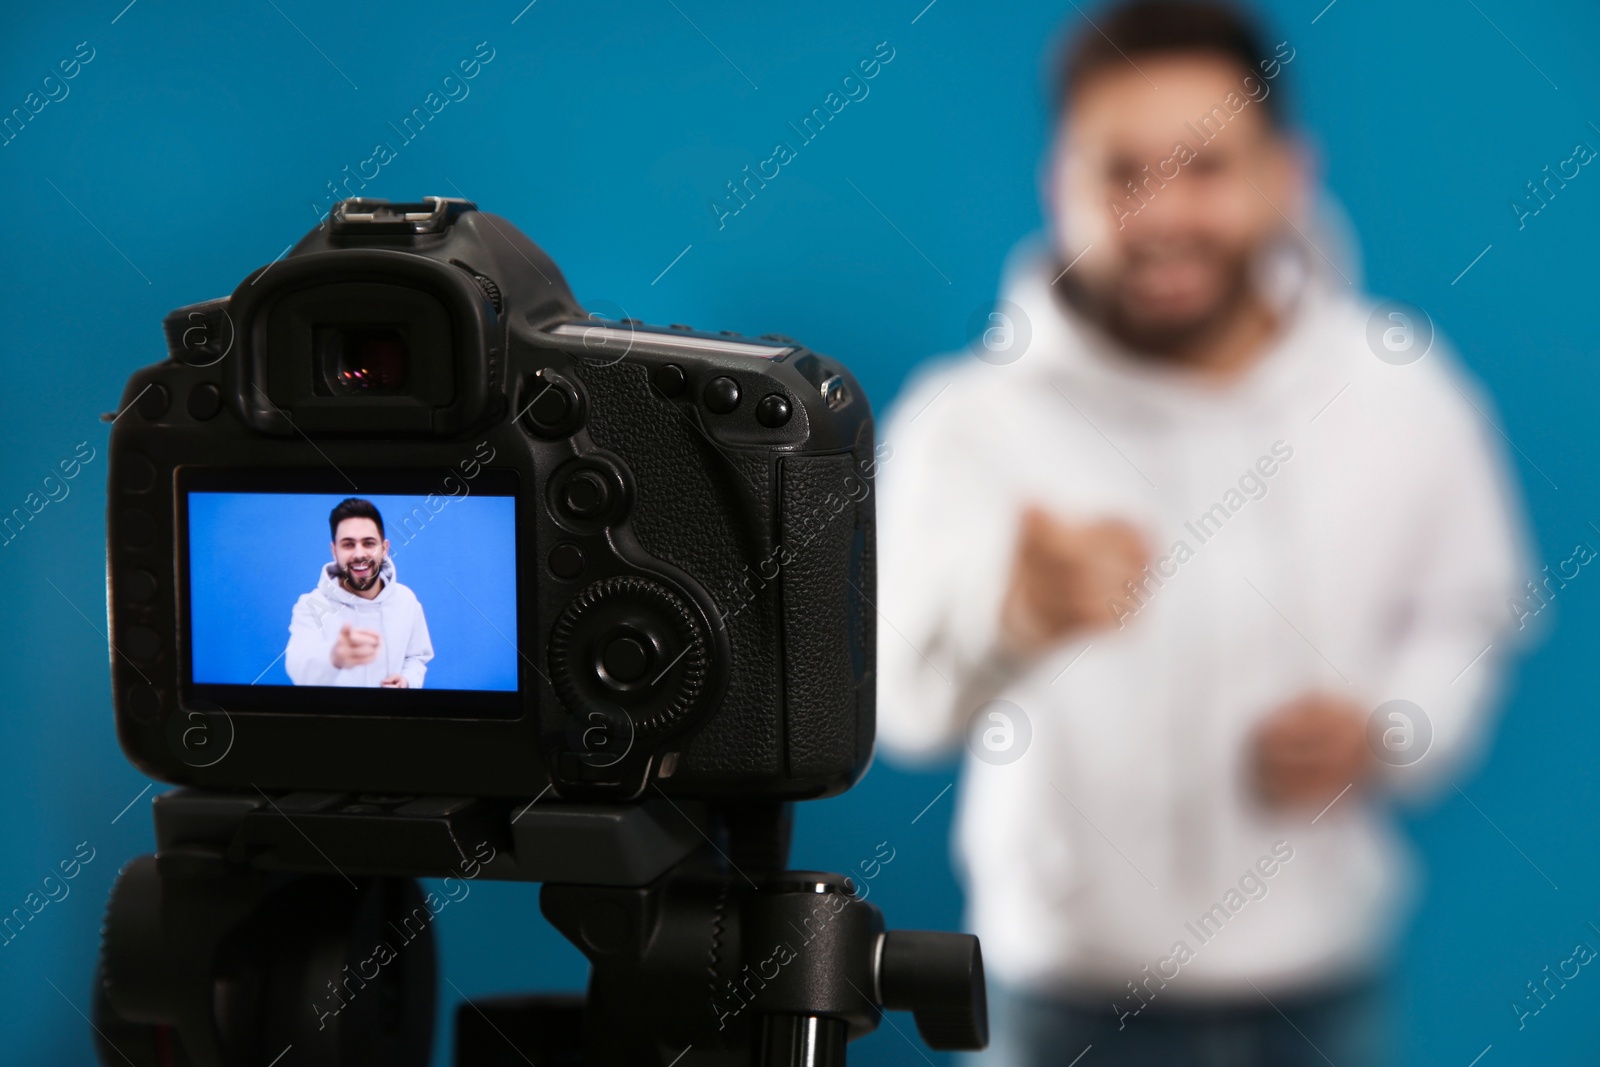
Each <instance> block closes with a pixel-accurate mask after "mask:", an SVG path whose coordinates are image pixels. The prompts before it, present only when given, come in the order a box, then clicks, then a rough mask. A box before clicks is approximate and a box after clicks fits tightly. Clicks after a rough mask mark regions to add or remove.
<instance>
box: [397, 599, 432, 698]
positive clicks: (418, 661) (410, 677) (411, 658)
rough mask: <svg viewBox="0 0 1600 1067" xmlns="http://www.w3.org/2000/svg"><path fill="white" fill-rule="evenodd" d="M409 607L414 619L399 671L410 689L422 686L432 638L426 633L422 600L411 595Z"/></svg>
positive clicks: (430, 652) (425, 619)
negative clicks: (414, 614) (414, 616)
mask: <svg viewBox="0 0 1600 1067" xmlns="http://www.w3.org/2000/svg"><path fill="white" fill-rule="evenodd" d="M411 607H412V610H413V611H414V612H415V613H416V619H415V621H413V623H412V624H411V637H410V640H408V641H407V642H406V658H405V662H404V663H402V664H401V665H400V673H401V674H402V675H404V676H405V679H406V682H407V684H409V685H410V686H411V688H412V689H421V688H422V678H423V675H425V674H427V673H428V661H429V660H431V659H433V638H432V637H431V636H430V635H429V634H428V620H427V617H426V616H424V615H423V613H422V601H420V600H418V599H417V598H416V595H415V594H413V595H412V596H411Z"/></svg>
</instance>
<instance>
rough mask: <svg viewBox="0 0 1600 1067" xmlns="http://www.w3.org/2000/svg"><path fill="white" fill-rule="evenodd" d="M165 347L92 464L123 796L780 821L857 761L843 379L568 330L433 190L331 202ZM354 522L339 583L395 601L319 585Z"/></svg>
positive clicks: (858, 465)
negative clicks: (786, 806) (772, 815)
mask: <svg viewBox="0 0 1600 1067" xmlns="http://www.w3.org/2000/svg"><path fill="white" fill-rule="evenodd" d="M166 334H167V340H168V344H169V348H170V358H169V359H167V360H166V361H165V362H162V363H159V364H156V365H154V366H151V367H147V368H145V369H144V370H141V371H139V372H138V373H136V374H134V375H133V377H132V378H131V380H130V381H129V382H128V386H127V390H126V392H125V394H124V397H123V407H124V414H123V415H122V416H120V417H119V418H118V419H117V421H116V424H115V426H114V427H113V428H112V437H111V506H110V514H109V524H110V548H109V558H110V570H111V590H112V597H111V618H112V637H111V640H112V643H113V646H114V649H115V655H114V656H113V659H112V675H113V681H114V686H115V699H116V712H117V728H118V731H119V733H120V736H121V741H122V746H123V748H124V750H125V751H126V752H127V753H128V755H129V757H130V758H131V759H132V760H133V761H134V762H135V763H136V764H137V765H138V766H139V767H140V769H142V770H144V771H145V772H146V773H148V774H150V775H151V776H153V777H157V778H161V779H164V780H166V781H170V782H176V783H182V784H187V785H194V786H204V787H208V788H209V787H259V788H261V789H266V790H271V789H274V788H277V789H291V790H295V789H298V790H335V789H337V790H344V791H355V792H367V793H388V794H416V793H428V794H470V795H474V796H505V797H533V796H538V795H540V794H541V793H543V792H544V791H545V790H546V788H547V787H548V789H549V790H550V795H551V797H553V798H562V799H572V800H578V799H585V800H589V799H605V800H626V799H630V798H634V797H638V796H640V795H641V794H642V793H644V791H645V789H646V787H647V786H654V787H656V788H658V789H659V790H660V791H661V792H662V793H664V794H667V795H669V796H673V797H696V798H712V797H741V798H758V797H759V798H767V799H782V800H787V799H802V798H809V797H819V796H825V795H828V794H831V793H836V792H839V791H841V790H843V789H845V788H847V787H848V786H849V785H850V784H851V783H852V782H853V781H854V780H855V779H856V778H857V777H858V776H859V774H860V773H861V772H862V770H863V769H864V768H865V766H866V764H867V761H868V758H869V755H870V752H871V745H872V738H873V689H874V677H873V634H874V627H873V625H872V621H873V620H872V611H873V609H872V608H871V606H870V598H871V596H872V590H873V507H872V496H871V482H872V478H873V475H874V473H875V466H876V460H875V457H874V455H873V437H872V416H871V412H870V409H869V408H868V405H867V401H866V397H865V396H864V395H863V394H862V392H861V389H860V387H859V386H858V385H857V384H856V382H855V380H854V379H853V378H852V377H851V375H850V373H849V372H848V371H847V370H845V368H843V367H842V366H840V365H838V364H837V363H835V362H833V361H832V360H829V359H828V358H826V357H824V356H821V355H818V354H817V353H814V352H811V351H808V350H807V349H806V348H804V347H803V346H801V345H799V344H797V343H795V342H793V341H790V340H788V339H786V338H782V337H775V336H770V335H769V336H763V337H759V338H751V337H741V336H738V335H736V334H732V333H729V332H726V331H724V332H720V333H713V332H705V331H699V330H693V329H690V328H689V327H687V326H671V327H667V328H664V329H663V328H657V327H652V326H645V325H642V324H640V323H638V322H635V321H632V320H624V321H603V320H599V319H594V318H590V317H587V316H585V314H584V312H583V310H582V309H581V308H579V306H578V305H577V303H576V302H575V301H574V300H573V297H572V295H571V293H570V292H569V290H568V288H567V286H566V283H565V281H564V280H563V278H562V276H561V272H560V271H559V270H558V269H557V268H556V265H555V264H554V263H553V262H552V261H551V260H550V258H549V257H548V256H546V255H544V254H543V253H542V252H541V251H540V250H539V249H538V248H537V247H535V245H534V244H533V243H532V242H531V241H529V240H528V239H527V238H526V237H524V236H523V235H522V234H521V233H519V232H518V231H517V230H516V229H515V228H514V227H513V226H512V225H511V224H510V223H508V222H506V221H505V220H504V219H500V218H497V217H495V216H494V215H489V214H484V213H482V212H479V211H477V210H476V209H475V208H474V206H473V205H472V204H470V203H467V202H465V201H462V200H450V199H442V198H432V199H429V200H427V201H425V202H423V203H419V204H390V203H388V202H385V201H369V200H346V201H344V202H342V203H340V204H339V205H337V207H336V208H335V210H334V211H333V213H332V214H331V216H330V218H329V220H328V223H327V225H326V226H324V227H319V228H318V229H317V230H315V231H313V232H312V233H311V234H309V235H307V236H306V237H305V238H304V239H303V240H301V241H300V242H299V244H297V245H295V246H294V248H293V249H292V250H291V251H290V252H289V253H288V254H287V255H286V256H285V257H284V258H283V259H282V260H281V261H280V262H276V263H273V264H271V265H269V266H267V267H264V268H262V269H261V270H258V271H256V272H254V273H252V274H251V275H250V276H249V277H247V278H246V279H245V280H244V281H243V282H242V283H241V284H240V285H239V287H238V288H237V289H236V290H235V291H234V293H233V295H232V296H231V297H228V298H226V299H223V300H216V301H211V302H210V303H205V304H198V305H195V306H192V307H185V308H180V309H178V310H177V311H174V312H173V313H172V314H171V315H169V316H168V318H167V320H166ZM346 500H355V501H357V502H358V503H356V504H355V505H353V507H354V509H355V510H356V511H361V512H363V513H366V512H368V511H369V509H368V508H365V507H362V506H361V504H362V503H366V504H370V505H372V507H371V508H370V512H372V513H373V515H374V517H375V518H376V519H377V521H376V522H370V521H369V522H365V523H363V522H360V521H357V522H352V523H348V524H345V525H348V526H349V527H350V528H351V529H357V528H364V529H365V531H366V533H367V534H368V535H369V536H368V538H367V540H368V541H369V542H372V543H370V544H369V545H368V546H367V547H366V548H362V547H360V546H358V547H357V548H356V550H355V556H354V557H353V558H354V560H355V562H356V564H357V572H356V575H357V577H358V578H360V577H363V576H366V577H370V574H369V573H368V572H370V573H371V574H378V575H379V577H378V578H377V582H376V584H385V583H387V584H399V585H401V586H402V587H403V591H404V592H406V593H408V594H409V595H407V596H404V597H401V596H399V595H398V594H399V593H401V592H402V590H395V591H393V592H394V593H395V594H396V595H394V596H388V595H385V594H382V593H380V594H379V595H378V597H376V598H373V599H371V600H367V601H365V602H363V599H362V598H361V597H359V596H355V595H348V591H349V590H350V588H351V579H350V577H349V576H348V575H345V574H344V572H340V575H343V576H338V575H336V576H334V577H333V579H332V580H331V581H330V580H329V579H328V578H326V577H325V576H324V574H323V573H322V568H323V565H324V564H327V565H328V571H329V574H333V572H335V571H339V568H340V563H339V555H340V553H339V548H338V545H337V544H335V545H334V551H333V552H331V553H330V551H329V542H330V541H337V535H338V533H339V530H338V529H337V528H335V529H332V530H330V531H329V533H330V537H328V538H324V537H323V536H322V533H323V529H324V524H325V523H327V522H328V520H329V515H330V514H331V513H332V512H333V509H334V508H336V507H338V506H339V505H340V504H341V502H343V501H346ZM373 534H376V538H375V539H374V538H373V537H371V536H370V535H373ZM330 557H332V558H330ZM384 576H387V577H384ZM330 585H332V586H333V588H331V589H329V588H328V586H330ZM341 586H342V588H343V591H344V592H345V593H346V595H343V596H341V595H340V592H341ZM318 587H321V591H320V592H319V590H318ZM308 592H309V593H310V596H309V597H308V599H307V600H306V601H303V602H299V603H297V601H299V598H300V597H301V595H302V594H307V593H308ZM324 594H327V595H324ZM347 628H348V630H349V631H352V632H353V633H354V635H355V640H354V642H352V640H351V639H350V638H349V637H348V636H347V637H346V638H345V641H344V642H343V643H342V645H341V642H340V637H341V633H342V632H344V631H345V630H346V629H347ZM370 635H376V638H375V639H374V638H373V637H372V636H370ZM363 638H365V643H364V645H363V641H362V639H363ZM407 643H409V644H410V645H412V646H417V645H419V644H425V645H426V646H427V648H426V651H428V652H431V658H430V659H428V660H427V661H426V662H418V661H419V659H420V658H421V653H418V654H410V653H417V648H415V647H412V648H403V647H399V646H400V645H403V644H407ZM352 644H354V645H355V646H356V647H355V648H354V653H355V654H354V655H351V654H350V652H351V646H352ZM373 645H376V646H377V647H376V648H375V649H374V648H373V647H371V646H373ZM341 647H342V648H343V649H344V651H345V654H344V655H343V657H342V658H343V659H344V660H345V661H347V662H349V661H352V660H354V659H357V658H360V656H361V654H363V653H373V654H374V655H373V659H372V660H371V661H369V662H366V663H352V665H350V666H346V667H344V668H338V667H335V666H334V665H333V663H332V662H330V660H331V659H332V658H333V657H335V656H336V655H338V654H339V653H338V652H337V651H336V650H337V649H340V648H341ZM396 675H399V677H400V678H401V679H404V680H405V684H404V687H401V686H400V685H399V684H397V683H395V682H394V681H393V679H394V678H395V676H396ZM386 679H388V680H390V681H389V684H384V683H385V680H386ZM297 683H298V684H297ZM224 746H226V747H227V749H228V751H227V753H226V755H225V756H224V755H223V754H222V749H223V747H224Z"/></svg>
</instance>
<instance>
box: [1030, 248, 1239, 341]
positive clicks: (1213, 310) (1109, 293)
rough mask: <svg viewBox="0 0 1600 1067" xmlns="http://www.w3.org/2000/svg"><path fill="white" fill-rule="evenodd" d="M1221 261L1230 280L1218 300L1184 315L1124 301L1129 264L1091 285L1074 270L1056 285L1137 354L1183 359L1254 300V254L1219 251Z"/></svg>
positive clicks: (1215, 252)
mask: <svg viewBox="0 0 1600 1067" xmlns="http://www.w3.org/2000/svg"><path fill="white" fill-rule="evenodd" d="M1211 255H1212V256H1213V257H1215V258H1216V259H1218V260H1220V261H1221V262H1220V264H1219V268H1218V269H1220V270H1221V271H1222V272H1223V273H1224V275H1225V279H1224V284H1223V287H1222V289H1221V291H1220V293H1219V294H1218V295H1217V297H1216V298H1215V299H1213V300H1212V301H1211V302H1210V303H1209V304H1208V305H1206V306H1205V307H1203V308H1201V309H1199V310H1198V311H1196V312H1194V313H1192V314H1189V315H1186V316H1184V317H1182V318H1154V317H1152V316H1150V315H1148V314H1146V313H1143V312H1142V311H1141V310H1140V309H1139V308H1138V307H1137V306H1130V302H1128V301H1126V300H1124V299H1123V294H1124V292H1125V285H1124V282H1123V277H1122V276H1123V274H1126V273H1127V272H1129V271H1130V270H1131V269H1132V268H1129V267H1125V268H1123V270H1122V271H1121V272H1119V274H1118V275H1117V276H1116V277H1114V278H1111V279H1106V280H1097V281H1096V282H1094V283H1091V284H1085V282H1086V281H1087V279H1086V278H1083V277H1078V276H1075V275H1074V274H1072V273H1070V272H1069V273H1068V274H1067V275H1066V276H1065V277H1063V278H1061V281H1060V284H1058V285H1056V286H1054V289H1056V290H1057V291H1058V295H1059V296H1060V297H1062V298H1064V299H1065V300H1066V301H1067V303H1068V305H1069V306H1070V307H1072V308H1073V309H1074V310H1076V311H1077V312H1078V313H1079V314H1081V315H1083V316H1084V317H1085V318H1087V319H1088V320H1089V321H1091V322H1093V323H1094V324H1095V325H1097V326H1099V327H1100V328H1101V329H1102V330H1104V331H1105V332H1106V333H1107V334H1109V335H1111V337H1113V338H1114V339H1115V340H1117V341H1119V342H1121V343H1122V344H1123V345H1124V346H1125V347H1126V348H1128V349H1129V350H1130V351H1132V352H1133V353H1135V354H1137V355H1145V356H1153V357H1157V358H1160V359H1165V360H1180V361H1181V360H1182V358H1183V356H1184V354H1185V353H1187V352H1189V351H1192V350H1193V349H1194V348H1195V347H1196V346H1197V345H1198V344H1199V343H1201V342H1203V341H1204V340H1205V339H1206V338H1208V337H1209V336H1211V335H1213V334H1214V333H1215V332H1216V331H1217V330H1218V329H1219V328H1220V327H1221V326H1223V325H1224V324H1225V323H1227V322H1228V321H1229V320H1230V319H1231V318H1232V317H1233V316H1234V315H1235V314H1237V313H1238V311H1239V310H1240V309H1241V308H1242V307H1244V306H1245V304H1247V303H1248V302H1249V300H1250V295H1251V284H1252V279H1251V257H1250V255H1249V254H1248V253H1243V254H1240V253H1233V252H1228V251H1224V250H1218V249H1213V250H1211Z"/></svg>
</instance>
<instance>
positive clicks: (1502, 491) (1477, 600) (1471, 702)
mask: <svg viewBox="0 0 1600 1067" xmlns="http://www.w3.org/2000/svg"><path fill="white" fill-rule="evenodd" d="M1459 387H1461V388H1466V389H1468V390H1470V389H1471V384H1470V383H1468V382H1460V383H1459ZM1482 403H1483V404H1484V405H1486V404H1487V401H1482ZM1483 418H1485V417H1481V416H1480V415H1479V414H1478V413H1476V412H1473V411H1471V410H1469V409H1467V408H1466V407H1465V405H1463V406H1461V407H1460V408H1458V409H1456V410H1454V411H1450V412H1447V413H1445V415H1444V418H1443V425H1441V426H1439V427H1437V432H1436V433H1435V434H1434V435H1433V437H1434V450H1433V452H1432V456H1433V461H1432V462H1431V463H1430V464H1429V465H1428V466H1427V467H1426V468H1424V469H1423V470H1422V471H1421V477H1422V478H1423V479H1425V482H1424V484H1423V485H1422V486H1420V487H1419V491H1418V493H1417V506H1418V508H1419V509H1421V513H1422V516H1423V517H1422V518H1421V519H1419V520H1418V521H1417V522H1416V523H1415V530H1416V535H1415V536H1416V538H1417V540H1416V542H1415V558H1416V559H1417V565H1416V566H1415V567H1414V568H1413V569H1412V571H1411V580H1410V582H1409V583H1408V585H1407V588H1406V589H1405V590H1403V592H1402V596H1401V603H1400V605H1399V608H1398V611H1397V612H1396V616H1395V617H1396V619H1397V623H1396V625H1395V628H1394V631H1393V632H1392V634H1391V637H1392V642H1393V647H1394V649H1395V652H1394V656H1393V658H1392V660H1391V665H1392V666H1391V670H1390V672H1389V676H1388V678H1387V679H1386V683H1387V684H1385V685H1384V686H1383V689H1382V692H1383V699H1384V700H1385V701H1388V700H1405V701H1409V702H1410V703H1412V704H1414V705H1416V707H1417V708H1419V709H1421V716H1420V717H1419V716H1416V715H1415V713H1414V712H1412V711H1410V709H1407V708H1405V707H1404V706H1403V705H1402V706H1400V707H1399V708H1397V709H1394V710H1392V711H1391V712H1390V713H1389V715H1388V723H1387V726H1386V727H1384V729H1385V733H1384V734H1383V735H1382V737H1381V739H1380V740H1379V741H1378V743H1380V744H1384V745H1385V746H1387V747H1389V748H1390V749H1391V751H1394V752H1395V754H1396V756H1395V758H1394V759H1392V760H1391V759H1385V760H1384V762H1385V763H1390V764H1391V766H1389V767H1386V768H1385V774H1384V778H1385V780H1386V781H1387V783H1388V784H1389V785H1390V786H1391V787H1393V788H1394V790H1395V791H1396V792H1398V793H1401V794H1411V795H1415V794H1419V793H1422V792H1424V791H1427V790H1431V789H1435V788H1438V787H1439V786H1440V785H1442V784H1443V783H1445V782H1448V781H1449V780H1450V778H1451V776H1452V775H1455V774H1459V773H1460V772H1461V771H1462V769H1463V768H1465V767H1467V766H1469V765H1470V764H1471V762H1472V761H1473V759H1474V758H1475V757H1476V756H1477V754H1478V753H1479V751H1480V750H1481V748H1482V747H1483V742H1484V740H1485V736H1486V734H1487V733H1488V725H1489V722H1488V720H1489V716H1488V707H1489V705H1490V703H1491V702H1492V700H1493V698H1494V697H1495V696H1496V690H1497V688H1498V682H1499V679H1500V676H1501V674H1502V672H1503V670H1504V669H1505V666H1506V664H1507V661H1508V660H1509V659H1511V658H1512V653H1514V652H1515V651H1516V650H1517V648H1518V646H1519V645H1521V644H1524V643H1525V641H1524V638H1525V636H1526V635H1525V634H1524V633H1523V632H1522V628H1521V627H1519V625H1518V623H1519V621H1520V620H1519V619H1518V617H1517V614H1516V611H1515V608H1514V606H1513V605H1514V604H1515V602H1516V598H1517V597H1519V596H1520V595H1521V593H1520V591H1519V588H1518V586H1519V582H1520V580H1521V575H1522V574H1523V573H1524V571H1525V569H1526V568H1528V566H1529V564H1528V556H1527V554H1526V542H1525V531H1524V529H1523V527H1522V523H1521V521H1520V518H1519V517H1520V516H1521V514H1522V510H1521V506H1520V504H1521V501H1520V499H1519V498H1518V494H1517V493H1516V491H1515V489H1514V487H1513V483H1512V480H1511V477H1510V474H1509V472H1508V471H1507V469H1506V466H1505V463H1504V456H1503V454H1502V453H1501V450H1500V449H1499V448H1498V446H1497V445H1496V444H1495V442H1493V441H1491V440H1489V438H1488V428H1487V427H1486V426H1484V425H1483ZM1395 711H1398V713H1399V715H1398V717H1396V714H1395ZM1411 719H1416V720H1417V721H1415V722H1413V721H1409V720H1411ZM1418 743H1422V744H1426V745H1427V747H1426V748H1425V749H1423V750H1422V757H1421V758H1417V759H1414V760H1411V759H1407V754H1406V753H1405V747H1406V746H1407V745H1411V744H1418ZM1380 758H1381V754H1380ZM1396 763H1398V764H1400V765H1398V766H1396V765H1392V764H1396Z"/></svg>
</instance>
